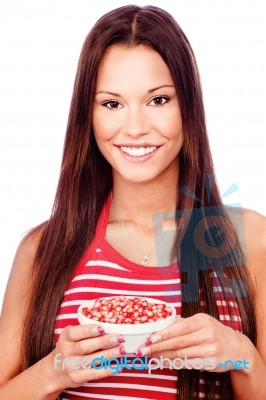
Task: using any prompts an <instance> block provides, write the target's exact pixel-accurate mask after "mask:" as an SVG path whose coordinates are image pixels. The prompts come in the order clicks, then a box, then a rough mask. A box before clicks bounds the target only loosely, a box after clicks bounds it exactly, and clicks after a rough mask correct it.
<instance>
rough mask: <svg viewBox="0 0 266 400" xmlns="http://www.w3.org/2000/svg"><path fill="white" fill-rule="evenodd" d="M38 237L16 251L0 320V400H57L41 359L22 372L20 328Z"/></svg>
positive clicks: (23, 244)
mask: <svg viewBox="0 0 266 400" xmlns="http://www.w3.org/2000/svg"><path fill="white" fill-rule="evenodd" d="M37 244H38V235H37V234H36V235H30V236H27V237H25V238H24V239H23V240H22V241H21V243H20V245H19V247H18V250H17V252H16V256H15V259H14V262H13V266H12V269H11V273H10V275H9V280H8V284H7V288H6V291H5V297H4V302H3V306H2V311H1V318H0V356H1V358H0V399H5V400H13V399H15V398H16V399H18V398H19V399H21V400H23V399H25V400H26V399H33V398H34V399H36V400H50V399H51V400H52V399H56V397H57V396H58V395H59V393H60V392H59V391H57V392H53V389H52V388H51V387H50V386H51V384H50V382H51V381H52V379H51V376H49V373H48V371H49V369H48V368H46V367H45V363H46V362H47V361H46V360H45V359H44V360H41V361H40V362H38V363H37V364H35V365H34V366H32V367H31V368H29V369H27V370H26V371H24V372H21V346H22V328H23V321H24V318H25V313H26V310H27V307H28V302H29V292H30V277H31V266H32V263H33V260H34V257H35V252H36V248H37Z"/></svg>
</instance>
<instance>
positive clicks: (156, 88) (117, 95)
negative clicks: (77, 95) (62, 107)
mask: <svg viewBox="0 0 266 400" xmlns="http://www.w3.org/2000/svg"><path fill="white" fill-rule="evenodd" d="M165 87H171V88H174V85H161V86H157V87H155V88H153V89H149V90H148V91H147V93H152V92H155V90H158V89H162V88H165ZM100 93H103V94H110V95H111V96H115V97H122V96H121V94H119V93H114V92H109V91H108V90H99V92H97V93H95V95H97V94H100Z"/></svg>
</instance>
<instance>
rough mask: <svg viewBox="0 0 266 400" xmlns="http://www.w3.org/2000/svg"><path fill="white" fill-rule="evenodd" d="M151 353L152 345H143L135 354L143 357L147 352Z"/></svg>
mask: <svg viewBox="0 0 266 400" xmlns="http://www.w3.org/2000/svg"><path fill="white" fill-rule="evenodd" d="M149 353H151V348H150V347H143V348H142V349H141V350H140V349H138V350H137V351H135V353H134V354H135V356H136V357H143V356H146V355H147V354H149Z"/></svg>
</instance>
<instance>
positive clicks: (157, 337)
mask: <svg viewBox="0 0 266 400" xmlns="http://www.w3.org/2000/svg"><path fill="white" fill-rule="evenodd" d="M148 339H150V341H151V343H149V344H152V343H157V342H160V340H162V335H154V336H151V337H150V338H148ZM147 344H148V343H147Z"/></svg>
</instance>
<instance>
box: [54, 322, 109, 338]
mask: <svg viewBox="0 0 266 400" xmlns="http://www.w3.org/2000/svg"><path fill="white" fill-rule="evenodd" d="M103 333H105V332H104V329H103V328H102V326H100V325H97V324H93V325H90V324H89V325H75V326H73V325H68V326H67V327H65V329H64V330H63V332H62V333H61V335H60V337H63V338H64V339H65V340H67V341H68V342H77V341H79V340H82V339H87V338H90V337H95V336H99V335H102V334H103Z"/></svg>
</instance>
